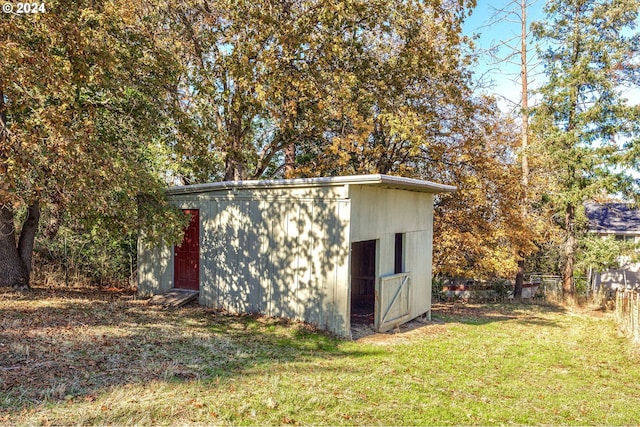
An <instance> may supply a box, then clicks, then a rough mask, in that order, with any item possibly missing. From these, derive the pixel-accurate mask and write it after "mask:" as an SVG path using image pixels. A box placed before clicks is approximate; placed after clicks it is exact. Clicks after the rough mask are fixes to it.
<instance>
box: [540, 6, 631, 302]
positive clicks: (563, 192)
mask: <svg viewBox="0 0 640 427" xmlns="http://www.w3.org/2000/svg"><path fill="white" fill-rule="evenodd" d="M639 6H640V2H638V0H598V1H593V0H552V1H549V2H548V3H547V5H546V7H545V12H546V15H547V17H546V20H545V21H543V22H541V23H538V24H537V25H536V27H535V33H536V35H537V38H538V39H539V42H540V45H541V46H542V49H541V52H540V55H541V57H542V59H543V61H544V63H545V67H546V68H545V71H546V74H547V82H546V84H545V85H544V86H543V87H542V88H541V89H540V91H539V94H540V102H539V104H538V106H537V108H536V109H535V112H534V117H533V118H534V126H535V131H536V136H537V138H538V142H539V144H540V145H539V147H538V148H539V150H540V151H539V153H540V155H541V156H544V158H545V161H546V163H547V166H548V170H549V177H550V179H552V180H553V181H554V183H553V185H554V188H556V189H557V190H556V191H555V192H554V193H552V194H550V196H551V198H552V201H553V204H554V206H555V209H556V214H557V218H558V224H559V225H560V226H561V227H562V229H563V231H564V245H563V255H564V267H563V293H564V297H565V299H566V301H567V302H572V301H573V300H574V299H575V285H574V280H573V271H574V263H575V259H576V250H577V247H578V240H577V237H578V235H579V232H580V228H581V226H583V225H584V223H583V222H582V223H581V222H580V221H577V219H578V218H580V213H581V210H582V209H583V203H584V202H585V201H586V200H587V199H588V198H590V197H592V196H594V195H595V194H598V193H599V192H601V191H608V192H611V193H617V192H628V193H634V192H635V193H636V194H637V186H636V187H635V188H634V180H633V178H632V177H631V176H630V174H629V171H630V169H629V167H637V166H638V160H637V159H638V139H637V138H638V130H639V129H638V126H639V123H640V110H639V107H638V106H637V105H636V106H634V105H631V103H630V102H629V100H627V99H625V96H624V95H625V91H626V90H628V89H629V88H630V87H636V88H637V85H638V83H640V82H639V79H638V72H639V69H638V67H639V64H640V62H639V57H638V51H639V47H640V46H639V37H638V34H637V32H636V31H635V28H636V23H637V19H638V10H639Z"/></svg>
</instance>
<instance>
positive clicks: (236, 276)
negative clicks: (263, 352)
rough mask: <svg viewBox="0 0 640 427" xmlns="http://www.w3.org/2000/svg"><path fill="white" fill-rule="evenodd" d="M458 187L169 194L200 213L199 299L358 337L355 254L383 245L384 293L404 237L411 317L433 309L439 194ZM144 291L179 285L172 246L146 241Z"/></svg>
mask: <svg viewBox="0 0 640 427" xmlns="http://www.w3.org/2000/svg"><path fill="white" fill-rule="evenodd" d="M454 190H455V188H454V187H450V186H444V185H440V184H435V183H430V182H427V181H419V180H412V179H407V178H398V177H390V176H386V175H365V176H355V177H336V178H310V179H296V180H281V181H244V182H220V183H209V184H199V185H193V186H187V187H175V188H172V189H169V190H168V196H169V200H170V202H171V203H172V204H173V205H175V206H176V207H178V208H181V209H199V211H200V246H199V247H200V263H199V268H200V271H199V277H200V303H201V304H203V305H206V306H210V307H215V308H224V309H227V310H229V311H232V312H261V313H264V314H267V315H271V316H281V317H287V318H294V319H302V320H305V321H307V322H311V323H315V324H317V325H318V326H320V327H322V328H323V329H327V330H329V331H332V332H334V333H336V334H338V335H342V336H349V335H350V330H349V326H350V314H351V304H350V303H351V284H350V262H349V261H350V259H349V258H350V249H351V244H352V243H353V242H358V241H366V240H375V241H376V248H377V250H376V263H375V265H376V271H375V275H376V277H377V283H376V289H377V290H379V282H380V277H382V276H387V275H390V274H393V273H394V260H395V257H394V253H395V234H396V233H403V234H404V236H405V237H404V241H403V246H404V251H403V253H404V266H405V268H404V270H405V271H406V272H408V273H410V292H411V294H410V296H409V299H410V307H411V308H410V310H411V317H416V316H419V315H421V314H423V313H426V312H428V311H429V309H430V303H431V252H432V246H431V245H432V243H431V242H432V234H433V193H435V192H441V191H454ZM138 253H139V267H138V269H139V288H138V289H139V293H140V294H142V295H149V294H153V293H160V292H163V291H166V290H169V289H170V288H172V287H173V264H174V259H173V257H174V254H173V247H169V246H167V245H166V244H165V245H163V244H160V245H157V246H150V245H147V244H145V243H144V241H143V240H142V239H141V241H140V243H139V247H138Z"/></svg>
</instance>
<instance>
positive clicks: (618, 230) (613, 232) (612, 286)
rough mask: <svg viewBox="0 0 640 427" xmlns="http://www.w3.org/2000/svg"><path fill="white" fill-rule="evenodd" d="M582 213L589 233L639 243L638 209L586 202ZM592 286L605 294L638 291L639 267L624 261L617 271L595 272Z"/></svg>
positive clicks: (617, 204) (619, 204) (639, 224)
mask: <svg viewBox="0 0 640 427" xmlns="http://www.w3.org/2000/svg"><path fill="white" fill-rule="evenodd" d="M585 211H586V214H587V218H588V219H589V232H590V233H593V234H596V235H599V236H602V237H607V236H614V237H615V239H616V240H633V241H635V242H640V209H638V208H636V207H633V206H632V205H630V204H627V203H606V204H596V203H589V204H586V205H585ZM593 285H594V289H604V290H606V291H614V290H616V289H630V288H631V289H633V288H640V264H638V263H632V262H630V261H629V260H628V259H624V258H623V259H621V265H620V268H617V269H610V270H607V271H603V272H600V273H596V274H595V277H594V279H593Z"/></svg>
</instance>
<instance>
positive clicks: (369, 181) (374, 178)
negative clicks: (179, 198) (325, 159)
mask: <svg viewBox="0 0 640 427" xmlns="http://www.w3.org/2000/svg"><path fill="white" fill-rule="evenodd" d="M343 184H357V185H377V186H383V187H388V188H397V189H401V190H410V191H421V192H425V193H443V192H452V191H456V187H454V186H451V185H444V184H438V183H435V182H431V181H423V180H420V179H413V178H403V177H399V176H390V175H382V174H375V175H352V176H336V177H323V178H296V179H277V180H251V181H222V182H210V183H206V184H195V185H185V186H180V187H170V188H168V189H167V194H191V193H205V192H208V191H216V190H226V189H232V188H246V189H254V188H295V187H320V186H330V185H343Z"/></svg>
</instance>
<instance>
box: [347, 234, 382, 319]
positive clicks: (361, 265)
mask: <svg viewBox="0 0 640 427" xmlns="http://www.w3.org/2000/svg"><path fill="white" fill-rule="evenodd" d="M375 304H376V241H375V240H367V241H364V242H354V243H352V244H351V323H357V324H370V323H374V319H375V317H374V316H375Z"/></svg>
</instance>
